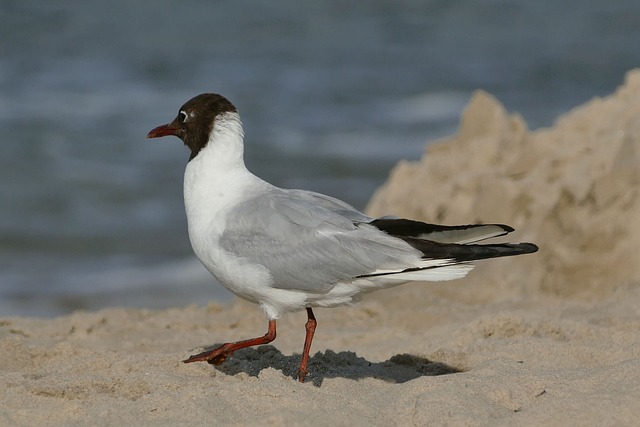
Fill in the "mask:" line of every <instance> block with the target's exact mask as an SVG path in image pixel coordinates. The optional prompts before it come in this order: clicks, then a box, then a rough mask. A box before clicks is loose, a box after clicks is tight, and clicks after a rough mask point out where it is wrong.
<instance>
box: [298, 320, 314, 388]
mask: <svg viewBox="0 0 640 427" xmlns="http://www.w3.org/2000/svg"><path fill="white" fill-rule="evenodd" d="M307 317H308V320H307V323H306V324H305V325H304V328H305V329H306V330H307V335H306V337H305V339H304V348H303V349H302V360H301V361H300V369H298V381H300V382H301V383H303V382H304V378H305V377H306V376H307V365H308V364H309V350H311V341H312V340H313V334H314V332H315V331H316V325H317V324H318V322H316V317H315V316H314V315H313V310H311V308H307Z"/></svg>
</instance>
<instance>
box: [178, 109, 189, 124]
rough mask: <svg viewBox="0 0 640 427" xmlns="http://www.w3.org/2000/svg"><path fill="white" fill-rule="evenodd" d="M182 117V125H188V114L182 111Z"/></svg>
mask: <svg viewBox="0 0 640 427" xmlns="http://www.w3.org/2000/svg"><path fill="white" fill-rule="evenodd" d="M180 115H181V116H182V123H186V122H187V118H189V116H188V115H187V113H186V112H185V111H180Z"/></svg>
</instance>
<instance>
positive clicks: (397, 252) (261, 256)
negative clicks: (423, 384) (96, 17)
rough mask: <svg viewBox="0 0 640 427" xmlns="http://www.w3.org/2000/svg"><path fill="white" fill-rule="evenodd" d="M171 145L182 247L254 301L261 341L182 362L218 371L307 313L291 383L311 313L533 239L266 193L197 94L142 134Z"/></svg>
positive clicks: (435, 275) (456, 274)
mask: <svg viewBox="0 0 640 427" xmlns="http://www.w3.org/2000/svg"><path fill="white" fill-rule="evenodd" d="M169 135H172V136H176V137H178V138H180V139H181V140H182V141H183V142H184V144H185V145H186V146H187V147H188V148H189V150H190V153H191V154H190V156H189V161H188V162H187V165H186V169H185V174H184V204H185V210H186V214H187V222H188V230H189V239H190V241H191V246H192V247H193V251H194V252H195V254H196V256H197V257H198V259H199V260H200V262H202V264H203V265H204V266H205V268H206V269H207V270H209V272H211V274H212V275H213V276H215V277H216V279H217V280H218V281H219V282H220V283H221V284H222V285H224V286H225V287H226V288H227V289H229V290H230V291H231V292H233V293H234V294H235V295H237V296H238V297H240V298H242V299H245V300H247V301H250V302H252V303H255V304H258V305H260V307H261V308H262V310H263V311H264V312H265V314H266V316H267V318H268V320H269V324H268V331H267V333H266V334H265V335H264V336H261V337H257V338H253V339H247V340H243V341H238V342H232V343H226V344H223V345H221V346H219V347H217V348H214V349H213V350H208V351H204V352H202V353H200V354H196V355H193V356H191V357H189V358H188V359H186V360H184V362H185V363H191V362H199V361H206V362H208V363H210V364H214V365H219V364H221V363H223V362H224V361H225V360H226V359H227V358H228V357H229V356H231V355H232V354H233V353H234V352H235V351H236V350H239V349H241V348H245V347H250V346H255V345H262V344H267V343H270V342H272V341H273V340H274V339H275V338H276V321H277V319H278V318H280V317H281V316H282V315H283V314H284V313H287V312H293V311H300V310H303V309H305V310H306V311H307V322H306V324H305V329H306V336H305V341H304V347H303V351H302V358H301V361H300V367H299V369H298V380H299V381H300V382H304V380H305V377H306V375H307V373H308V370H307V366H308V362H309V351H310V349H311V341H312V339H313V335H314V332H315V329H316V325H317V321H316V318H315V315H314V313H313V308H314V307H336V306H342V305H351V304H353V303H355V302H357V301H358V300H360V299H361V297H362V296H363V295H365V294H367V293H369V292H373V291H376V290H378V289H384V288H389V287H392V286H396V285H400V284H403V283H407V282H413V281H442V280H453V279H459V278H461V277H464V276H465V275H466V274H467V273H468V272H469V271H470V270H471V269H472V268H473V264H472V262H473V261H477V260H481V259H487V258H497V257H504V256H512V255H521V254H528V253H533V252H536V251H537V250H538V247H537V246H536V245H535V244H533V243H515V244H510V243H499V244H478V243H477V242H479V241H482V240H485V239H489V238H492V237H498V236H503V235H505V234H507V233H509V232H512V231H513V230H514V229H513V228H511V227H509V226H507V225H503V224H471V225H454V226H449V225H435V224H428V223H425V222H421V221H416V220H411V219H404V218H397V217H392V216H387V217H381V218H371V217H369V216H367V215H365V214H364V213H362V212H360V211H358V210H356V209H355V208H354V207H352V206H350V205H349V204H347V203H345V202H343V201H342V200H338V199H336V198H333V197H330V196H326V195H324V194H320V193H315V192H312V191H305V190H296V189H284V188H279V187H276V186H274V185H272V184H270V183H268V182H266V181H264V180H262V179H261V178H259V177H257V176H256V175H254V174H252V173H251V172H250V171H249V170H248V169H247V167H246V166H245V163H244V158H243V153H244V143H243V138H244V132H243V129H242V123H241V121H240V116H239V114H238V111H237V109H236V107H235V106H234V105H233V104H232V103H231V102H230V101H229V100H227V99H226V98H225V97H223V96H221V95H218V94H213V93H204V94H201V95H198V96H196V97H194V98H192V99H190V100H189V101H187V102H186V103H185V104H184V105H183V106H182V107H180V109H179V110H178V115H177V116H176V118H175V119H173V121H172V122H170V123H167V124H164V125H161V126H158V127H156V128H155V129H153V130H151V131H150V132H149V133H148V135H147V138H159V137H164V136H169Z"/></svg>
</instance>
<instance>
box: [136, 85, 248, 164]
mask: <svg viewBox="0 0 640 427" xmlns="http://www.w3.org/2000/svg"><path fill="white" fill-rule="evenodd" d="M229 112H233V113H235V112H237V110H236V107H235V106H234V105H233V104H232V103H231V102H230V101H229V100H228V99H227V98H225V97H224V96H222V95H218V94H215V93H203V94H201V95H198V96H196V97H194V98H191V99H190V100H188V101H187V102H186V103H185V104H184V105H183V106H182V107H180V110H178V115H177V116H176V118H175V119H173V121H172V122H171V123H167V124H166V125H161V126H158V127H157V128H155V129H153V130H152V131H151V132H149V133H148V134H147V138H160V137H163V136H167V135H173V136H177V137H178V138H180V139H181V140H182V141H183V142H184V144H185V145H186V146H187V147H189V149H190V150H191V157H190V158H189V160H191V159H193V158H194V157H195V156H196V155H197V154H198V153H199V152H200V150H202V149H203V148H204V147H205V146H206V145H207V142H209V135H210V134H211V130H212V129H213V123H214V120H215V118H216V117H217V116H218V115H220V114H223V113H229Z"/></svg>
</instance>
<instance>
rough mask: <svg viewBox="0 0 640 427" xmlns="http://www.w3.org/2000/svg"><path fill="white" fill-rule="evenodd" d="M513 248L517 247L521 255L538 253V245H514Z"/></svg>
mask: <svg viewBox="0 0 640 427" xmlns="http://www.w3.org/2000/svg"><path fill="white" fill-rule="evenodd" d="M514 246H517V247H518V248H519V249H520V250H521V251H522V252H521V253H523V254H532V253H534V252H538V249H540V248H538V245H536V244H535V243H528V242H525V243H516V244H515V245H514Z"/></svg>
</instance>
